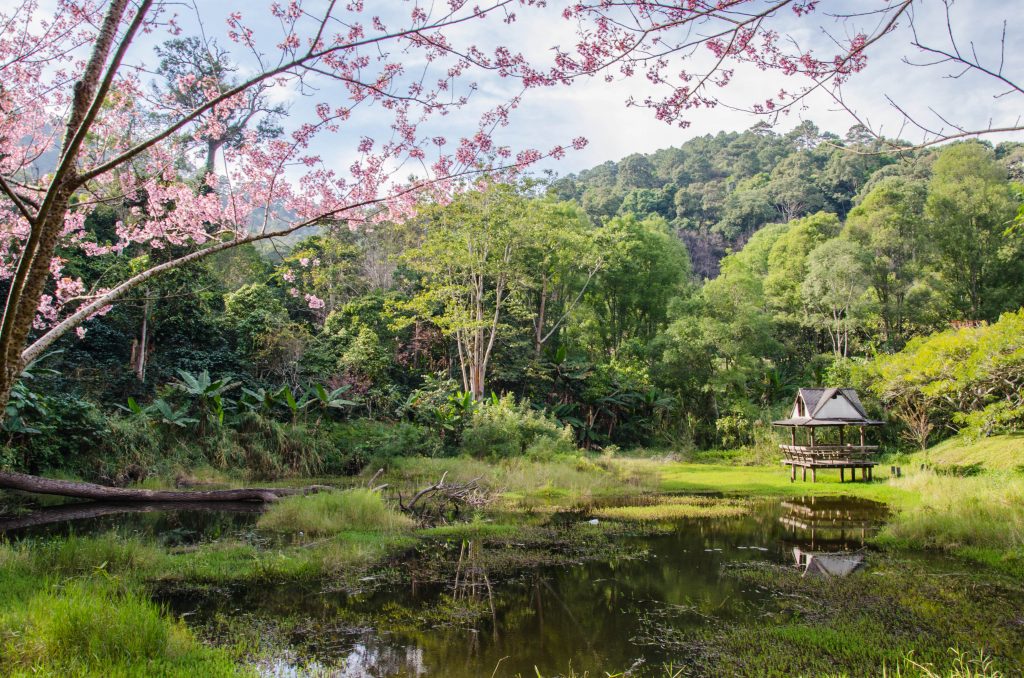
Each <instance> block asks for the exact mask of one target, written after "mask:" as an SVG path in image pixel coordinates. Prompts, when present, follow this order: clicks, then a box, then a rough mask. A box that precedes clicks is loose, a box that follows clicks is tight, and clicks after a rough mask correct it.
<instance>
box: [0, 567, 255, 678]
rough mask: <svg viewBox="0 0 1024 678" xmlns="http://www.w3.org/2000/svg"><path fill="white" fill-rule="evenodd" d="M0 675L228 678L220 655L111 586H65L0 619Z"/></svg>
mask: <svg viewBox="0 0 1024 678" xmlns="http://www.w3.org/2000/svg"><path fill="white" fill-rule="evenodd" d="M0 673H2V674H3V675H12V676H13V675H34V676H38V675H51V676H63V675H74V676H115V675H116V676H148V675H161V676H190V675H203V676H233V675H239V674H240V673H241V672H240V671H239V670H238V669H237V668H236V667H235V666H234V665H233V663H232V662H231V660H230V658H229V657H228V656H227V654H226V653H224V652H222V651H219V650H215V649H212V648H208V647H205V646H203V645H202V644H201V643H200V642H199V641H197V640H196V639H195V637H194V636H193V635H192V634H191V632H189V630H188V629H187V628H186V627H185V625H184V624H183V623H182V622H180V621H178V620H176V619H173V618H171V617H169V616H167V615H166V614H164V613H163V612H162V611H161V609H160V608H159V607H158V606H157V605H156V604H155V603H153V602H152V601H150V600H149V599H148V598H146V597H145V596H143V595H141V594H139V593H137V592H135V591H132V590H123V589H122V587H121V586H120V585H119V584H118V582H117V581H115V580H112V579H109V580H91V581H90V580H72V581H69V582H66V583H64V584H63V585H61V586H51V587H48V588H45V589H42V590H40V591H39V592H37V593H36V594H35V595H33V596H32V597H30V598H28V599H26V600H23V601H20V603H16V604H14V605H9V606H5V607H4V609H3V610H2V611H0Z"/></svg>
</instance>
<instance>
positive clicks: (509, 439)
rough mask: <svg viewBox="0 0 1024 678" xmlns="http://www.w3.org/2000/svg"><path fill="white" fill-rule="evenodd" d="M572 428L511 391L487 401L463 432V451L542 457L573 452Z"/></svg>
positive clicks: (498, 455)
mask: <svg viewBox="0 0 1024 678" xmlns="http://www.w3.org/2000/svg"><path fill="white" fill-rule="evenodd" d="M572 441H573V436H572V429H570V428H569V427H568V426H566V427H564V428H563V427H561V426H559V424H558V422H556V421H555V420H554V419H552V418H551V417H549V416H548V415H547V414H545V413H543V412H539V411H537V410H534V409H532V408H531V407H530V406H529V405H528V404H527V403H526V402H520V403H516V400H515V397H514V396H512V395H511V394H509V395H506V396H505V397H503V398H500V399H499V398H493V399H492V400H491V401H489V402H486V403H483V404H481V405H480V407H479V408H478V409H477V410H476V411H475V412H474V413H473V415H472V417H471V418H470V421H469V425H468V426H467V427H466V430H465V431H464V432H463V434H462V446H461V449H462V452H464V453H466V454H469V455H472V456H474V457H477V458H484V457H492V458H508V457H519V456H523V455H525V454H527V452H528V451H529V452H530V454H531V455H532V456H538V457H541V458H544V457H548V456H552V455H554V454H562V453H571V452H572V451H574V450H575V445H573V442H572Z"/></svg>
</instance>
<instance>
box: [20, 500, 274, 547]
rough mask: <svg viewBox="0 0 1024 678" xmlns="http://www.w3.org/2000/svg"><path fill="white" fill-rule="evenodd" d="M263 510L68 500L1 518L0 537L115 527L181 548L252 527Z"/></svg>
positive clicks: (245, 505)
mask: <svg viewBox="0 0 1024 678" xmlns="http://www.w3.org/2000/svg"><path fill="white" fill-rule="evenodd" d="M262 510H263V506H262V505H261V504H258V503H256V502H223V501H221V502H195V501H193V502H132V503H116V502H91V501H89V502H70V503H67V504H61V505H59V506H51V507H46V508H40V509H37V510H35V511H32V512H30V513H26V514H24V515H19V516H9V517H3V518H0V536H2V537H3V538H5V539H9V540H14V541H17V540H21V539H28V538H36V537H64V536H67V535H69V534H72V533H74V534H77V535H95V534H102V533H105V532H112V531H117V532H120V533H122V534H125V533H128V534H134V535H138V536H141V537H143V538H149V539H152V540H154V541H156V542H158V543H159V544H161V545H163V546H179V545H189V544H194V543H198V542H201V541H215V540H218V539H223V538H225V537H228V536H233V535H236V534H238V533H240V532H243V531H245V530H247V529H251V528H253V527H254V526H255V524H256V520H257V518H259V514H260V512H261V511H262Z"/></svg>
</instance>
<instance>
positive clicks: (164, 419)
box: [153, 398, 200, 428]
mask: <svg viewBox="0 0 1024 678" xmlns="http://www.w3.org/2000/svg"><path fill="white" fill-rule="evenodd" d="M153 411H154V412H156V413H157V414H158V415H159V416H160V421H161V423H163V424H167V425H169V426H177V427H179V428H187V427H188V426H191V425H192V424H197V423H200V422H199V420H198V419H196V418H194V417H190V416H188V406H187V405H185V406H183V407H181V408H179V409H177V410H175V409H174V408H173V407H171V406H170V404H169V403H168V402H167V401H166V400H164V399H163V398H157V399H156V400H154V401H153Z"/></svg>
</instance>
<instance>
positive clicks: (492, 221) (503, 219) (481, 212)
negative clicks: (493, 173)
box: [405, 184, 530, 400]
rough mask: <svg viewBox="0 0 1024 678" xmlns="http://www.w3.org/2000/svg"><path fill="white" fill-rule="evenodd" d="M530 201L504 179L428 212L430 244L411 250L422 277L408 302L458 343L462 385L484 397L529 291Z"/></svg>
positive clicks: (411, 261)
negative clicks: (503, 339) (515, 308)
mask: <svg viewBox="0 0 1024 678" xmlns="http://www.w3.org/2000/svg"><path fill="white" fill-rule="evenodd" d="M526 214H527V200H526V198H524V197H523V196H522V195H520V194H519V192H518V190H517V187H515V186H513V185H508V184H497V185H493V186H491V187H490V188H488V189H487V190H486V191H483V192H476V193H469V194H465V195H461V196H458V197H457V198H456V199H455V200H454V201H453V202H452V203H451V204H449V205H445V206H439V205H434V206H431V207H428V208H426V209H424V210H423V211H422V216H421V218H422V219H423V222H424V226H425V228H426V231H427V235H426V239H425V241H424V242H423V244H422V245H421V246H419V247H417V248H415V249H413V250H410V251H409V252H407V253H406V254H405V260H406V261H407V263H408V264H409V266H410V267H411V268H412V269H413V270H414V271H416V272H417V273H419V274H420V275H421V276H422V280H421V289H420V291H419V292H418V293H417V294H416V296H415V297H414V298H413V299H412V300H411V301H410V303H409V304H408V306H409V308H410V309H411V310H412V311H414V312H415V313H416V314H417V315H419V316H421V317H424V318H429V319H430V320H432V321H433V322H434V323H436V324H437V325H438V327H440V328H441V331H442V332H444V334H446V335H447V336H449V337H451V338H452V339H453V340H454V341H455V346H456V349H457V351H458V358H459V371H460V374H461V376H462V384H463V388H464V389H465V390H466V391H469V392H470V393H472V394H473V397H474V398H476V399H477V400H480V399H481V398H483V397H484V395H485V393H486V387H487V379H488V368H489V366H490V364H491V358H492V357H493V355H494V350H495V346H496V345H497V342H498V338H499V336H501V335H502V334H503V333H507V331H508V329H507V327H504V326H503V324H504V323H505V321H506V319H507V316H508V314H509V312H510V305H511V302H512V299H513V297H514V295H517V294H521V293H522V292H524V291H525V288H526V275H525V272H524V264H523V257H524V250H526V248H527V247H528V245H529V242H530V240H529V237H528V233H527V229H526V228H524V227H523V226H524V219H525V217H526Z"/></svg>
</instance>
